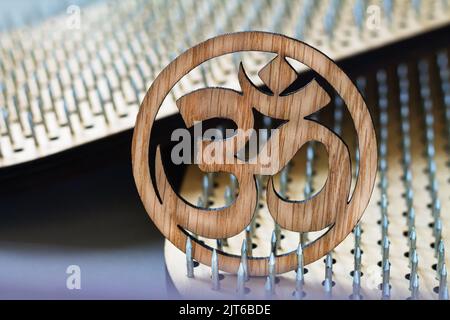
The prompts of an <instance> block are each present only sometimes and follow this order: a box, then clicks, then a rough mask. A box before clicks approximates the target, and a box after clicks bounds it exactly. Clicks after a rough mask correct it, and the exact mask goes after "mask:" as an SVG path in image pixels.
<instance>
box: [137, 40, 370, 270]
mask: <svg viewBox="0 0 450 320" xmlns="http://www.w3.org/2000/svg"><path fill="white" fill-rule="evenodd" d="M239 51H262V52H268V53H276V54H278V55H282V56H283V57H289V58H292V59H295V60H298V61H300V62H302V63H303V64H305V65H306V66H308V67H309V68H311V69H312V70H314V71H315V72H316V73H318V74H319V75H320V76H321V77H323V78H324V79H325V80H326V81H328V83H329V84H330V85H331V86H332V87H333V88H334V89H335V90H336V92H337V93H338V94H339V95H340V97H341V98H342V99H343V101H344V102H345V105H346V106H347V109H348V110H349V113H350V115H351V117H352V120H353V122H354V124H355V129H356V133H357V137H358V146H359V154H360V166H359V173H358V177H357V180H356V185H355V188H354V191H353V194H352V196H351V199H350V201H348V202H346V208H345V209H346V210H345V214H340V215H338V216H337V217H336V221H335V223H334V224H333V226H331V227H330V228H329V230H328V231H327V232H326V233H325V234H324V235H323V236H321V237H320V238H319V239H317V240H316V241H314V242H312V243H309V244H308V245H307V246H305V248H304V262H305V264H309V263H311V262H313V261H315V260H317V259H319V258H320V257H322V256H324V255H325V254H327V253H328V252H329V251H331V250H332V249H333V248H334V247H336V246H337V245H338V244H339V243H340V242H342V241H343V240H344V239H345V238H346V236H347V235H348V234H349V233H350V232H351V231H352V230H353V228H354V226H355V225H356V224H357V223H358V221H359V220H360V218H361V217H362V215H363V213H364V210H365V209H366V207H367V205H368V203H369V200H370V196H371V194H372V191H373V187H374V184H375V179H376V172H377V144H376V136H375V130H374V127H373V123H372V119H371V116H370V113H369V111H368V108H367V106H366V104H365V102H364V99H363V97H362V96H361V94H360V93H359V91H358V90H357V88H356V86H355V85H354V84H353V82H352V81H351V80H350V78H349V77H348V76H347V75H346V74H345V73H344V72H343V71H342V70H341V69H340V68H339V67H338V66H337V65H336V64H335V63H334V62H333V61H332V60H331V59H330V58H328V57H327V56H326V55H325V54H323V53H321V52H320V51H318V50H316V49H314V48H312V47H310V46H309V45H307V44H305V43H303V42H301V41H298V40H296V39H292V38H289V37H286V36H283V35H279V34H273V33H267V32H239V33H233V34H225V35H221V36H218V37H215V38H212V39H209V40H207V41H205V42H203V43H200V44H198V45H197V46H195V47H193V48H191V49H189V50H187V51H186V52H184V53H183V54H181V55H180V56H178V57H177V58H176V59H175V60H174V61H172V62H171V63H170V64H169V65H168V66H167V67H166V68H165V69H164V70H163V71H162V72H161V73H160V74H159V76H158V77H157V78H156V79H155V81H154V82H153V84H152V86H151V87H150V89H149V90H148V92H147V94H146V96H145V98H144V100H143V102H142V105H141V108H140V111H139V114H138V116H137V120H136V127H135V130H134V135H133V144H132V163H133V175H134V178H135V182H136V186H137V190H138V192H139V195H140V197H141V199H142V202H143V204H144V207H145V209H146V211H147V213H148V214H149V216H150V218H151V219H152V220H153V222H154V223H155V224H156V226H157V227H158V229H159V230H160V231H161V232H162V233H163V234H164V236H165V237H166V238H167V239H168V240H169V241H171V242H172V243H173V244H174V245H175V246H176V247H177V248H179V249H180V250H182V251H185V245H186V237H187V236H189V234H188V233H187V232H186V231H184V230H183V228H182V227H181V226H180V223H179V221H178V220H177V217H180V216H183V215H182V214H180V212H179V211H180V210H181V209H180V208H177V207H176V206H172V205H171V204H173V203H175V202H174V201H175V200H174V197H177V195H176V194H175V193H174V192H173V191H172V192H171V187H170V185H169V184H168V182H167V179H166V176H165V172H164V166H163V164H162V161H161V156H160V152H159V148H158V150H157V155H156V160H155V180H156V181H155V184H154V183H153V182H152V178H151V176H152V175H151V173H150V172H151V171H150V168H149V144H150V138H151V132H152V127H153V122H154V121H155V118H156V115H157V113H158V110H159V109H160V107H161V104H162V102H163V101H164V99H165V97H166V96H167V94H168V93H169V92H170V90H171V89H172V88H173V87H174V85H175V84H176V83H177V82H178V81H179V80H180V79H181V78H182V77H184V76H185V75H186V74H188V73H189V72H190V71H191V70H192V69H194V68H195V67H197V66H198V65H200V64H202V63H203V62H205V61H207V60H209V59H212V58H215V57H218V56H221V55H225V54H229V53H234V52H239ZM253 189H254V188H253ZM336 192H338V190H336ZM246 193H247V192H246ZM158 195H160V197H161V199H160V198H159V197H158ZM239 198H244V196H242V195H240V196H238V198H237V199H236V202H238V201H239ZM241 201H242V203H243V204H244V205H246V206H247V208H248V206H249V203H248V202H247V203H245V201H244V199H241ZM163 202H164V203H163ZM250 202H251V203H250V206H254V205H255V203H253V202H254V200H253V199H251V201H250ZM247 210H248V209H247ZM234 212H239V211H234ZM232 214H233V212H226V213H225V214H223V215H221V217H222V218H223V219H224V220H223V221H226V219H228V220H230V219H231V218H233V219H236V218H237V217H232V216H231V215H232ZM197 219H199V217H197ZM245 219H247V220H248V217H245ZM218 222H219V221H218ZM230 224H231V225H232V223H230V222H228V225H230ZM210 227H211V226H210ZM212 227H213V228H217V226H216V227H214V226H212ZM192 240H193V241H192V246H193V248H192V249H193V250H192V252H193V257H194V259H195V260H197V261H199V262H200V263H203V264H206V265H210V263H211V255H212V248H210V247H207V246H205V245H204V244H203V243H201V242H198V241H196V240H195V239H192ZM240 260H241V258H240V256H237V255H231V254H228V253H225V252H221V251H218V264H219V269H220V270H223V271H225V272H230V273H236V272H237V270H238V267H239V263H240ZM296 267H297V257H296V254H295V251H292V252H290V253H286V254H283V255H280V256H277V257H276V272H277V273H284V272H288V271H291V270H294V269H295V268H296ZM248 271H249V274H250V275H255V276H263V275H267V274H268V257H248Z"/></svg>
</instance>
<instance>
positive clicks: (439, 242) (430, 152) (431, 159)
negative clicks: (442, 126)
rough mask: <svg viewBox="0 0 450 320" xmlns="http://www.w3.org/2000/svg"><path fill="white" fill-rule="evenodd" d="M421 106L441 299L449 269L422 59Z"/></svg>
mask: <svg viewBox="0 0 450 320" xmlns="http://www.w3.org/2000/svg"><path fill="white" fill-rule="evenodd" d="M418 71H419V85H420V98H421V106H422V109H423V113H424V127H425V150H426V151H425V157H426V161H427V168H426V171H427V174H428V188H427V189H428V193H429V196H430V199H431V203H430V208H431V215H432V219H433V223H432V226H433V237H434V242H433V244H432V247H433V248H434V255H435V257H436V259H437V264H436V275H437V278H438V280H439V286H438V294H439V299H448V286H447V270H446V266H445V246H444V240H443V238H442V220H441V203H440V201H439V195H438V191H439V184H438V179H437V168H436V162H435V147H434V145H435V136H434V115H433V106H434V104H433V99H432V97H431V87H430V63H429V61H427V60H425V59H424V60H420V61H419V65H418Z"/></svg>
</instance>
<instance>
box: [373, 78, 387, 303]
mask: <svg viewBox="0 0 450 320" xmlns="http://www.w3.org/2000/svg"><path fill="white" fill-rule="evenodd" d="M376 77H377V89H378V108H379V135H378V137H379V146H378V157H379V165H378V167H379V168H378V169H379V177H380V183H379V189H380V196H381V197H380V208H381V210H380V211H381V218H380V225H381V240H380V244H381V258H382V259H381V265H380V266H381V275H382V283H381V287H380V289H381V292H382V293H381V298H382V299H383V300H387V299H390V297H391V285H390V267H391V265H390V261H389V248H390V241H389V232H388V228H389V216H388V174H387V170H388V123H389V115H388V105H389V99H388V82H387V81H388V80H387V73H386V71H385V70H379V71H378V72H377V75H376Z"/></svg>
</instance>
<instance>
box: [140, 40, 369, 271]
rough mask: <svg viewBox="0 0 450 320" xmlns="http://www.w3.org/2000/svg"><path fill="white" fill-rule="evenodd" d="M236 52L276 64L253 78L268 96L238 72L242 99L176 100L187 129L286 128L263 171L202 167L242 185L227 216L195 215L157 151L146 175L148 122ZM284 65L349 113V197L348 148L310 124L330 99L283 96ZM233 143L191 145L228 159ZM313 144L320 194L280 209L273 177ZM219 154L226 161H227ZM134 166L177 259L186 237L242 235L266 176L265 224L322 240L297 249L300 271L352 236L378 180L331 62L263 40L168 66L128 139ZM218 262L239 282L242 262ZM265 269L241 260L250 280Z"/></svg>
mask: <svg viewBox="0 0 450 320" xmlns="http://www.w3.org/2000/svg"><path fill="white" fill-rule="evenodd" d="M239 51H261V52H266V53H273V54H275V55H276V56H275V58H274V59H273V60H271V61H270V62H269V63H268V64H267V65H266V66H265V67H263V68H262V69H261V70H260V71H259V73H258V74H259V77H260V78H261V80H262V81H263V82H264V84H265V85H266V86H267V88H268V89H269V90H270V92H267V91H262V90H261V89H260V88H258V87H257V86H255V85H254V84H253V83H252V82H251V80H250V79H249V77H248V76H247V74H246V71H245V69H244V67H243V66H242V64H241V65H240V67H239V72H238V79H239V85H240V91H239V92H238V91H234V90H231V89H227V88H202V89H199V90H196V91H193V92H191V93H188V94H186V95H184V96H183V97H181V98H179V99H178V100H177V106H178V109H179V111H180V113H181V116H182V117H183V120H184V122H185V123H186V126H187V127H191V126H193V125H194V123H195V122H197V121H204V120H207V119H210V118H228V119H231V120H233V121H234V123H235V124H236V125H237V127H238V128H239V129H242V130H244V131H246V130H248V129H251V128H253V126H254V119H253V113H252V109H253V108H255V109H256V110H257V111H258V112H260V113H262V114H264V115H266V116H269V117H272V118H276V119H282V120H285V123H284V124H283V125H281V126H280V127H279V128H277V130H275V131H274V134H272V135H271V136H270V138H269V139H268V141H267V143H266V144H265V146H264V148H266V150H264V151H265V154H267V155H269V162H270V165H269V166H267V165H262V164H261V163H263V162H262V161H255V162H254V163H252V164H250V163H246V162H245V161H244V160H242V161H241V162H239V163H237V164H236V163H234V164H230V163H228V162H226V161H222V162H211V163H210V162H208V163H205V162H200V163H199V167H200V169H201V170H202V171H205V172H219V171H221V172H227V173H231V174H233V175H234V176H235V177H236V178H237V180H238V183H239V194H238V196H237V198H236V199H235V201H234V202H233V203H232V204H231V205H229V206H227V207H224V208H220V209H215V210H209V209H205V208H198V207H195V206H193V205H191V204H189V203H186V202H185V201H183V200H182V199H180V198H179V196H178V195H177V194H176V193H175V192H174V191H173V189H172V187H171V186H170V184H169V182H168V180H167V177H166V174H165V171H164V165H163V163H162V160H161V154H160V149H159V148H157V151H156V158H155V168H154V169H153V168H150V167H149V143H150V139H151V131H152V126H153V122H154V120H155V117H156V114H157V112H158V110H159V109H160V107H161V104H162V102H163V100H164V98H165V97H166V95H167V94H168V93H169V92H170V90H171V89H172V88H173V87H174V86H175V84H176V83H177V82H178V81H180V79H181V78H182V77H184V76H185V75H186V74H188V73H189V72H190V71H191V70H193V69H194V68H195V67H197V66H199V65H201V64H202V63H203V62H205V61H207V60H209V59H212V58H215V57H219V56H221V55H225V54H230V53H234V52H239ZM286 58H291V59H294V60H297V61H299V62H301V63H303V64H305V65H306V66H308V67H309V68H311V69H312V70H314V71H315V72H316V73H317V74H319V75H320V76H321V77H322V78H323V79H325V80H326V81H327V82H328V83H329V84H330V85H331V86H332V87H333V88H334V90H336V92H337V94H338V95H339V96H340V97H341V98H342V100H343V101H344V102H345V105H346V106H347V109H348V111H349V113H350V115H351V117H352V120H353V122H354V124H355V129H356V134H357V139H358V148H359V157H360V165H359V172H358V176H357V180H356V184H355V188H354V190H353V192H352V194H350V191H351V190H350V189H351V162H350V155H349V152H348V148H347V146H346V145H345V143H344V142H343V141H342V139H341V138H340V137H339V136H337V135H336V134H335V133H334V132H333V131H331V130H329V129H328V128H326V127H325V126H323V125H321V124H319V123H317V122H315V121H313V120H310V119H308V118H307V117H308V116H309V115H311V114H313V113H315V112H316V111H318V110H320V109H321V108H323V107H325V106H326V105H327V104H328V103H329V102H330V97H329V95H328V94H327V92H326V91H325V90H324V89H323V88H322V87H321V86H320V85H319V84H318V83H317V82H316V81H315V80H312V81H311V82H310V83H308V84H307V85H306V86H304V87H302V88H300V89H298V90H294V91H293V92H289V91H288V90H286V89H288V87H289V86H290V85H291V84H292V83H293V82H294V81H295V80H296V78H297V76H298V75H297V73H296V72H295V70H294V69H293V68H292V67H291V65H290V64H289V62H288V61H287V60H286ZM238 132H239V131H238ZM239 139H241V140H240V141H242V139H243V141H246V139H247V138H246V137H242V136H240V134H239V133H238V134H236V135H235V136H232V137H230V138H227V139H222V140H214V141H205V140H200V141H199V142H198V143H201V144H202V146H203V148H201V149H199V150H205V149H206V148H205V146H207V145H212V144H214V147H215V149H216V150H224V151H226V150H230V149H227V148H230V146H236V145H238V144H237V143H236V141H237V140H239ZM312 140H314V141H318V142H320V143H322V144H323V145H324V146H325V150H326V152H327V154H328V168H329V171H328V177H327V180H326V182H325V185H324V187H323V188H322V190H320V192H318V193H317V194H316V195H315V196H313V197H312V198H310V199H307V200H304V201H290V200H285V199H283V198H282V197H280V195H279V194H278V193H277V192H276V190H275V188H274V183H273V179H272V176H273V175H275V174H276V173H277V172H279V171H280V170H281V169H282V168H283V167H284V166H285V165H286V164H287V163H288V162H289V161H290V160H291V159H292V157H293V156H294V155H295V154H296V153H297V151H298V150H299V149H300V148H301V147H302V146H303V145H304V144H305V143H307V142H308V141H312ZM234 151H235V152H237V151H238V150H237V149H236V150H234ZM260 153H261V152H260ZM260 153H259V154H260ZM221 154H223V155H224V156H225V155H226V154H227V152H222V153H221ZM259 154H258V155H257V157H258V156H259ZM233 155H234V153H233ZM196 156H199V155H196ZM202 156H205V155H202ZM132 158H133V174H134V178H135V182H136V186H137V189H138V192H139V194H140V197H141V199H142V201H143V204H144V206H145V209H146V211H147V212H148V214H149V216H150V218H151V219H152V220H153V222H154V223H155V224H156V226H157V227H158V229H159V230H160V231H161V232H162V233H163V234H164V236H165V237H166V238H167V239H168V240H169V241H171V242H172V243H173V244H174V245H175V246H176V247H178V248H179V249H180V250H183V251H185V245H186V237H190V235H189V233H188V232H186V231H190V232H192V233H194V234H197V235H200V236H203V237H206V238H215V239H222V238H229V237H232V236H234V235H237V234H239V233H240V232H242V231H243V230H244V229H245V227H246V226H247V225H249V224H250V222H251V220H252V216H253V213H254V211H255V207H256V205H257V188H256V181H255V178H254V176H255V175H258V174H263V175H269V176H270V178H269V180H268V184H267V195H266V198H267V204H268V208H269V211H270V214H271V215H272V217H273V218H274V220H275V221H276V222H277V223H278V224H279V225H280V226H281V227H282V228H284V229H287V230H290V231H294V232H312V231H321V230H326V231H325V232H324V234H323V235H322V236H320V237H319V238H318V239H316V240H314V241H313V242H311V243H308V244H307V245H306V246H305V247H304V249H303V254H304V263H305V264H308V263H311V262H313V261H315V260H317V259H319V258H320V257H322V256H324V255H325V254H327V253H328V252H329V251H331V250H332V249H333V248H335V247H336V246H337V245H338V244H339V243H340V242H341V241H342V240H344V239H345V237H346V236H347V235H348V234H349V233H350V232H351V231H352V230H353V228H354V227H355V225H356V224H357V223H358V221H359V220H360V218H361V217H362V215H363V213H364V210H365V208H366V207H367V205H368V203H369V200H370V196H371V193H372V190H373V187H374V183H375V178H376V171H377V149H376V137H375V130H374V127H373V123H372V119H371V117H370V114H369V111H368V109H367V106H366V104H365V102H364V100H363V98H362V96H361V94H360V93H359V92H358V90H357V88H356V87H355V85H354V84H353V83H352V81H351V80H350V79H349V78H348V76H347V75H346V74H345V73H344V72H343V71H342V70H341V69H339V67H338V66H337V65H336V64H335V63H334V62H333V61H332V60H331V59H329V58H328V57H327V56H325V55H324V54H323V53H321V52H320V51H318V50H316V49H314V48H312V47H310V46H308V45H307V44H305V43H303V42H300V41H298V40H295V39H291V38H288V37H285V36H282V35H278V34H271V33H265V32H241V33H234V34H226V35H222V36H218V37H216V38H213V39H210V40H207V41H205V42H203V43H201V44H199V45H197V46H195V47H193V48H191V49H189V50H187V51H186V52H184V53H183V54H181V55H180V56H179V57H178V58H176V59H175V60H174V61H173V62H171V63H170V64H169V65H168V66H167V67H166V68H165V69H164V70H163V71H162V72H161V73H160V74H159V76H158V77H157V78H156V79H155V81H154V83H153V84H152V86H151V87H150V89H149V91H148V92H147V94H146V96H145V98H144V101H143V103H142V105H141V108H140V111H139V114H138V117H137V121H136V127H135V131H134V136H133V146H132ZM264 163H267V162H264ZM151 172H152V173H153V174H152V173H151ZM152 176H153V177H154V181H153V179H152ZM191 240H192V253H193V258H194V259H195V260H197V261H199V262H201V263H203V264H206V265H210V262H211V255H212V248H210V247H208V246H206V245H205V244H204V243H202V242H198V241H197V240H196V239H195V238H193V237H191ZM217 253H218V264H219V269H221V270H223V271H225V272H230V273H236V272H237V270H238V267H239V263H240V256H238V255H232V254H229V253H225V252H222V251H219V250H218V251H217ZM268 259H269V258H268V257H248V272H249V274H250V275H255V276H262V275H267V274H268ZM275 259H276V272H277V273H284V272H287V271H291V270H294V269H295V268H296V267H297V258H296V254H295V251H292V252H290V253H286V254H282V255H278V256H276V258H275Z"/></svg>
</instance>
